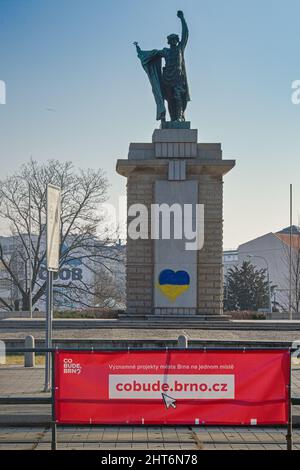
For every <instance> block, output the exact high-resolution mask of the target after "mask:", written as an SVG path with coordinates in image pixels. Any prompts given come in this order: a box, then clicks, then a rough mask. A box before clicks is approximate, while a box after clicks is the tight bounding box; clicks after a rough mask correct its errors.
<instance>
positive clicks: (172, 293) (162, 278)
mask: <svg viewBox="0 0 300 470" xmlns="http://www.w3.org/2000/svg"><path fill="white" fill-rule="evenodd" d="M157 287H158V288H159V290H160V291H161V293H162V294H163V295H164V296H165V297H167V299H169V300H170V301H171V302H175V300H176V299H177V297H179V296H180V295H182V294H183V293H184V292H185V291H186V290H188V288H189V287H190V276H189V274H188V273H187V272H186V271H177V272H175V271H173V270H172V269H164V270H163V271H161V273H160V275H159V279H158V284H157Z"/></svg>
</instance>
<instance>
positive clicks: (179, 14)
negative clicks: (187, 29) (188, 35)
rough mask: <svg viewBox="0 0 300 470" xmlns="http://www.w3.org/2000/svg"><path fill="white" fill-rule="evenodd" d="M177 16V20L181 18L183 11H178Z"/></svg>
mask: <svg viewBox="0 0 300 470" xmlns="http://www.w3.org/2000/svg"><path fill="white" fill-rule="evenodd" d="M177 16H178V18H183V11H182V10H178V12H177Z"/></svg>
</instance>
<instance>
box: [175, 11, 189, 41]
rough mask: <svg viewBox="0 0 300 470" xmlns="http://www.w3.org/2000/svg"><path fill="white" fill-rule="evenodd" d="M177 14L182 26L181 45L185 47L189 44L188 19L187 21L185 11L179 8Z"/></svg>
mask: <svg viewBox="0 0 300 470" xmlns="http://www.w3.org/2000/svg"><path fill="white" fill-rule="evenodd" d="M177 16H178V18H179V19H180V21H181V27H182V32H181V41H180V44H181V47H183V49H184V48H185V46H186V45H187V42H188V38H189V29H188V26H187V24H186V21H185V18H184V15H183V11H181V10H178V12H177Z"/></svg>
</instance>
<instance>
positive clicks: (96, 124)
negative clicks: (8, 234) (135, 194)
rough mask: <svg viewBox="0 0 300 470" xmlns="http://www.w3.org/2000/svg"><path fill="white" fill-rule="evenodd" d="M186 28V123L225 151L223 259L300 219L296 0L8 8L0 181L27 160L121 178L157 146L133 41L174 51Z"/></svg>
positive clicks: (7, 3) (17, 0)
mask: <svg viewBox="0 0 300 470" xmlns="http://www.w3.org/2000/svg"><path fill="white" fill-rule="evenodd" d="M178 9H182V10H183V11H184V13H185V17H186V20H187V22H188V25H189V29H190V38H189V43H188V46H187V48H186V65H187V73H188V78H189V83H190V91H191V98H192V102H191V103H190V104H189V105H188V110H187V119H189V120H191V121H192V127H193V128H198V129H199V140H200V141H201V142H222V147H223V152H224V158H235V159H236V160H237V164H236V168H235V169H234V170H233V171H232V172H231V173H230V174H228V175H227V176H226V177H225V184H224V247H225V248H235V247H236V246H237V245H238V244H239V243H243V242H246V241H248V240H249V239H251V238H253V237H256V236H259V235H262V234H264V233H266V232H270V231H275V230H278V229H280V228H282V227H284V226H287V225H289V183H293V184H294V193H295V210H294V219H295V220H294V222H295V223H297V222H298V216H299V214H300V211H299V210H298V208H299V203H300V191H299V190H298V178H299V174H300V171H299V170H300V132H299V130H300V105H299V106H296V105H293V104H292V102H291V93H292V91H291V83H292V81H294V80H297V79H300V59H299V57H300V42H299V18H300V2H299V0H285V1H282V0H263V1H262V0H251V1H250V0H247V1H246V0H226V1H224V0H184V1H183V0H181V1H179V0H178V1H177V0H176V1H174V0H163V1H161V0H160V1H159V0H151V1H149V0H148V1H146V0H109V1H104V0H103V1H102V0H0V80H4V81H5V82H6V86H7V104H6V105H0V157H1V177H5V176H6V175H7V174H9V173H11V172H13V171H14V170H15V169H16V168H18V166H19V165H20V164H21V163H23V162H24V161H26V160H28V159H29V158H30V156H31V155H32V156H33V158H35V159H37V160H39V161H46V160H48V159H49V158H57V159H62V160H72V161H73V162H74V163H75V164H76V165H78V166H83V167H92V168H97V167H101V168H103V169H105V170H106V172H107V175H108V177H109V180H110V183H111V187H110V200H111V201H113V202H116V201H117V198H118V195H122V194H125V179H123V178H122V177H121V176H118V175H117V174H116V172H115V164H116V160H117V158H126V157H127V151H128V145H129V143H130V142H131V141H132V142H147V141H151V135H152V132H153V129H154V128H155V127H157V126H158V123H157V122H156V121H155V104H154V101H153V97H152V94H151V90H150V86H149V83H148V81H147V77H146V75H145V73H144V71H143V70H142V68H141V65H140V63H139V61H138V59H137V57H136V53H135V50H134V46H133V45H132V42H133V41H135V40H137V41H139V43H140V45H141V47H142V49H143V48H144V49H154V48H162V47H164V46H166V36H167V35H168V34H170V33H172V32H175V33H176V32H177V33H179V32H180V22H179V20H178V18H177V17H176V11H177V10H178Z"/></svg>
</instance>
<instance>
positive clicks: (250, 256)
mask: <svg viewBox="0 0 300 470" xmlns="http://www.w3.org/2000/svg"><path fill="white" fill-rule="evenodd" d="M247 258H261V259H263V260H264V262H265V263H266V266H267V281H268V294H269V313H272V300H271V286H270V272H269V263H268V261H267V260H266V258H265V257H264V256H261V255H248V256H247Z"/></svg>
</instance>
